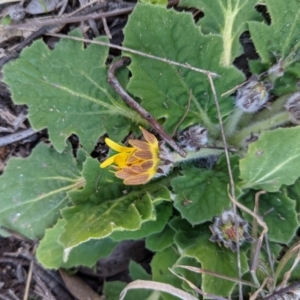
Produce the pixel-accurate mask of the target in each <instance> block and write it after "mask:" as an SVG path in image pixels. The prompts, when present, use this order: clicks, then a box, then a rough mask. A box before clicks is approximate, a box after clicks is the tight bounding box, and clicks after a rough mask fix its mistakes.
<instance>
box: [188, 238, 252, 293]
mask: <svg viewBox="0 0 300 300" xmlns="http://www.w3.org/2000/svg"><path fill="white" fill-rule="evenodd" d="M209 238H210V236H209V235H207V234H203V235H202V236H199V239H198V242H197V243H196V244H195V245H193V246H190V247H188V248H186V249H185V251H184V254H185V255H187V256H191V257H194V258H196V259H197V260H198V261H199V262H200V263H201V266H202V268H203V269H205V270H208V271H212V272H216V273H218V274H221V275H224V276H230V277H235V278H238V267H237V260H236V259H237V257H236V253H233V252H231V251H230V250H229V249H226V248H221V247H220V246H218V245H217V244H215V243H212V242H210V241H209ZM241 268H242V274H244V273H245V272H246V271H248V265H247V256H246V255H245V253H244V252H242V251H241ZM235 284H236V283H234V282H232V281H229V280H225V279H223V278H217V277H215V276H212V275H208V274H202V290H203V291H204V292H205V293H210V294H214V295H218V296H226V297H228V296H229V295H230V294H231V292H232V291H233V288H234V286H235Z"/></svg>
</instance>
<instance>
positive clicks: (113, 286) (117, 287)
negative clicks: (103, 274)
mask: <svg viewBox="0 0 300 300" xmlns="http://www.w3.org/2000/svg"><path fill="white" fill-rule="evenodd" d="M126 285H127V283H125V282H121V281H112V282H108V281H106V282H104V286H103V294H104V295H105V299H107V300H119V299H120V294H121V292H122V290H123V289H124V288H125V287H126ZM134 291H135V290H134ZM129 292H132V291H129ZM129 292H128V293H127V295H126V297H125V300H136V299H138V298H133V297H132V296H131V297H130V294H129ZM128 295H129V296H128ZM129 297H130V298H129Z"/></svg>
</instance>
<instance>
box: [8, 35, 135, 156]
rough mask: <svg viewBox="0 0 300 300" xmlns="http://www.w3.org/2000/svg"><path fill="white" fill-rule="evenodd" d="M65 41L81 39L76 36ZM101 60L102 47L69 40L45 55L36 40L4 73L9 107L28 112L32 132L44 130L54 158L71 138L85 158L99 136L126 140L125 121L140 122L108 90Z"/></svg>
mask: <svg viewBox="0 0 300 300" xmlns="http://www.w3.org/2000/svg"><path fill="white" fill-rule="evenodd" d="M71 35H72V36H75V37H81V35H80V33H79V31H75V32H73V33H71ZM99 40H102V41H107V39H106V38H99ZM107 55H108V48H106V47H102V46H99V45H95V44H93V45H90V46H88V47H87V48H86V49H84V45H83V43H82V42H78V41H74V40H69V39H62V40H61V41H60V42H59V43H58V44H57V45H56V47H55V49H54V50H53V51H51V50H49V48H48V47H47V45H46V44H45V43H44V42H42V41H41V40H40V41H37V42H34V43H33V44H32V46H30V47H29V48H25V49H24V51H23V52H22V54H21V55H20V57H19V58H18V59H17V60H14V61H12V62H10V63H9V64H7V65H6V66H5V68H4V81H5V82H6V83H7V84H8V85H9V87H10V89H11V92H12V97H13V100H14V102H15V103H16V104H27V105H28V106H29V120H30V123H31V125H32V127H33V129H35V130H41V129H43V128H45V127H47V128H48V130H49V135H50V139H51V141H52V143H53V145H54V147H55V148H56V149H57V150H58V151H59V152H62V151H63V149H64V148H65V146H66V139H67V138H68V137H69V136H70V135H71V134H72V133H75V134H77V135H78V136H79V138H80V143H81V144H82V145H83V147H84V148H85V149H86V150H87V151H88V152H90V151H91V150H92V149H93V147H94V145H95V144H96V142H97V139H98V138H99V136H101V135H103V134H104V133H105V132H107V133H108V134H109V135H110V137H113V138H116V139H120V138H123V137H124V136H125V135H126V134H128V130H129V127H130V122H129V121H128V119H127V118H131V119H135V120H136V121H140V118H139V117H138V116H137V114H136V113H135V112H133V111H132V110H131V109H129V108H128V107H127V106H125V104H124V103H123V101H122V100H120V98H119V97H118V96H117V95H116V93H115V92H114V91H113V90H112V88H111V87H110V86H109V85H108V83H107V67H106V66H105V63H106V59H107Z"/></svg>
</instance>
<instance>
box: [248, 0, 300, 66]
mask: <svg viewBox="0 0 300 300" xmlns="http://www.w3.org/2000/svg"><path fill="white" fill-rule="evenodd" d="M264 2H265V4H266V6H267V9H268V13H269V14H270V17H271V25H267V24H266V23H265V22H261V23H258V22H249V29H250V34H251V39H252V40H253V42H254V44H255V49H256V51H257V52H258V53H259V56H260V58H261V60H262V62H263V63H270V62H273V63H274V61H276V60H277V59H278V58H279V59H284V58H286V57H287V56H288V55H289V54H290V53H291V52H293V51H296V50H297V49H295V48H294V47H295V46H296V45H297V47H299V30H298V28H299V27H300V17H299V16H300V6H299V2H298V1H297V0H291V1H289V5H286V4H287V3H286V1H285V0H265V1H264Z"/></svg>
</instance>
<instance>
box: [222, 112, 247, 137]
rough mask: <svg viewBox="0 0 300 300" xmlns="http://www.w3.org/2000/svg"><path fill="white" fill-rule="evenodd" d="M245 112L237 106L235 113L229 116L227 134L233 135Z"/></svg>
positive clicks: (226, 126)
mask: <svg viewBox="0 0 300 300" xmlns="http://www.w3.org/2000/svg"><path fill="white" fill-rule="evenodd" d="M243 113H244V112H243V111H242V110H241V109H240V108H239V107H237V108H236V109H235V110H234V112H233V114H232V115H231V116H230V117H229V118H228V120H227V122H226V124H225V126H224V131H225V135H226V136H231V135H232V134H233V133H234V132H235V131H236V128H237V124H238V122H239V121H240V119H241V117H242V115H243Z"/></svg>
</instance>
